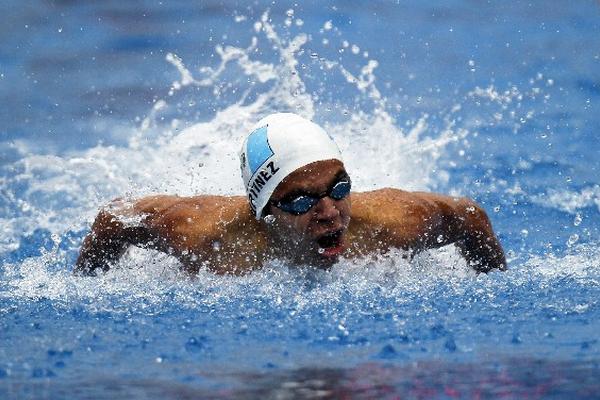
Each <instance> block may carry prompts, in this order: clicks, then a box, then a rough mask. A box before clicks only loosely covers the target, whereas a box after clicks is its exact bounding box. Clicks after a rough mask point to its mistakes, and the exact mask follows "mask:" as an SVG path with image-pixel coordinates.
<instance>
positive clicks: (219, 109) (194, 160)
mask: <svg viewBox="0 0 600 400" xmlns="http://www.w3.org/2000/svg"><path fill="white" fill-rule="evenodd" d="M1 10H2V22H3V23H2V24H0V98H1V99H2V103H1V104H2V106H1V107H0V122H1V123H0V398H36V399H37V398H49V399H54V398H57V399H59V398H121V397H128V398H148V397H159V396H160V397H166V398H215V397H219V398H229V399H238V398H260V399H263V398H284V399H285V398H390V399H391V398H397V397H401V398H488V397H491V396H494V397H508V398H590V397H593V396H597V393H598V390H599V389H600V384H599V383H598V379H597V378H598V376H600V366H599V363H600V343H599V335H598V331H599V329H600V323H599V322H598V321H599V320H600V318H599V317H600V305H599V304H598V298H599V295H600V261H599V260H600V250H598V244H599V243H600V231H599V227H600V224H599V220H600V219H599V218H600V178H598V172H599V164H600V161H599V150H600V145H599V144H598V141H597V139H596V135H597V132H599V131H600V3H598V2H597V1H581V2H576V3H573V2H570V3H565V2H561V1H553V2H547V1H546V2H542V1H538V2H524V1H523V2H521V1H515V2H471V1H466V0H461V1H459V0H455V1H443V2H442V1H431V2H422V1H407V2H404V1H399V2H387V1H386V2H383V1H381V2H378V1H374V2H368V3H367V2H358V1H345V2H306V3H305V2H302V3H299V4H298V5H297V6H294V7H292V6H289V5H287V4H284V3H283V2H261V1H257V2H253V3H252V4H251V5H248V4H246V3H245V2H237V1H214V2H202V4H193V3H192V2H185V1H179V2H177V1H176V2H158V1H139V2H116V1H106V2H94V3H87V2H67V1H31V2H20V1H14V0H5V1H4V2H3V3H2V6H1ZM275 110H288V111H289V110H291V111H296V112H300V113H302V114H304V115H306V116H310V117H312V118H313V119H314V120H316V121H318V122H320V123H322V124H324V125H325V126H326V127H327V129H328V131H329V132H330V133H331V134H332V136H334V138H335V139H336V141H337V142H338V143H339V144H340V147H341V148H342V150H343V152H344V154H345V157H346V164H347V167H348V170H349V172H350V174H351V175H352V177H353V180H354V182H356V186H357V188H358V190H369V189H372V188H377V187H383V186H393V187H400V188H405V189H409V190H435V191H440V192H444V193H452V194H457V195H465V196H470V197H473V198H474V199H476V200H477V201H478V202H480V203H481V204H482V205H483V206H484V208H485V209H486V210H487V212H488V213H489V215H490V218H491V220H492V223H493V225H494V227H495V229H496V231H497V233H498V236H499V238H500V240H501V242H502V244H503V246H504V248H505V250H506V253H507V257H508V260H509V270H508V271H507V272H504V273H500V272H492V273H490V274H488V275H481V276H476V275H475V274H474V273H473V272H472V271H470V270H469V269H468V268H467V266H466V265H465V263H464V261H463V260H462V259H461V257H460V256H459V255H458V254H457V252H456V250H455V249H454V248H453V247H448V248H444V249H440V250H436V251H431V252H427V253H423V254H421V255H419V256H418V257H416V258H415V259H414V260H413V261H411V262H407V261H406V260H404V259H403V258H402V257H401V254H399V253H393V254H390V255H388V256H386V257H380V258H377V259H365V260H354V261H341V262H340V263H339V264H338V265H336V266H335V267H334V268H333V269H332V270H331V271H327V272H324V271H313V270H310V269H307V268H292V267H289V266H287V265H285V264H284V263H281V262H273V263H272V264H270V265H268V266H266V268H265V269H264V270H263V271H259V272H257V273H254V274H251V275H249V276H245V277H222V276H214V275H212V274H210V273H206V272H201V273H200V274H199V276H198V277H197V278H194V279H191V278H189V277H187V276H185V275H183V274H181V273H179V272H178V269H177V266H178V264H177V261H175V260H173V259H171V258H170V257H168V256H166V255H162V254H158V253H154V252H150V251H146V250H142V249H132V250H131V251H130V252H129V253H128V254H127V255H126V257H124V259H123V260H122V261H121V262H120V265H119V266H118V268H114V269H113V270H111V271H110V272H109V273H107V274H105V275H103V276H100V277H97V278H79V277H73V276H72V275H71V270H72V268H73V262H74V260H75V258H76V257H77V254H78V248H79V246H80V244H81V240H82V238H83V237H84V235H85V234H86V233H87V232H88V230H89V225H90V223H91V221H92V220H93V218H94V215H95V213H96V212H97V211H98V209H99V207H101V206H102V205H103V204H105V203H106V202H107V201H109V200H110V199H112V198H114V197H116V196H122V195H125V196H130V197H138V196H143V195H146V194H150V193H165V192H168V193H178V194H180V195H190V194H195V193H200V194H203V193H220V194H240V193H242V191H243V188H242V182H241V179H240V178H239V176H238V165H237V160H236V157H237V150H238V145H239V143H240V140H241V137H242V135H243V134H244V133H245V132H246V131H247V129H248V128H249V127H250V126H251V125H252V124H253V122H254V121H256V120H257V119H258V118H259V117H261V116H263V115H265V114H266V113H269V112H272V111H275Z"/></svg>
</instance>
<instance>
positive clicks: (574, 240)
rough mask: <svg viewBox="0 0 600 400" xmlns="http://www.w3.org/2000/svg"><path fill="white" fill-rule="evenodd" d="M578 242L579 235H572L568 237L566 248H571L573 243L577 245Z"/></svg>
mask: <svg viewBox="0 0 600 400" xmlns="http://www.w3.org/2000/svg"><path fill="white" fill-rule="evenodd" d="M578 240H579V235H578V234H576V233H574V234H572V235H571V236H569V240H567V246H568V247H571V246H573V245H574V244H575V243H577V241H578Z"/></svg>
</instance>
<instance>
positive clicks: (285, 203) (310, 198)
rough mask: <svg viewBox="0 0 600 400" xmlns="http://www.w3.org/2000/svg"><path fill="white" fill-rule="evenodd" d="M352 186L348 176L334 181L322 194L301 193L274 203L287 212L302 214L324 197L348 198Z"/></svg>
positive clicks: (334, 198)
mask: <svg viewBox="0 0 600 400" xmlns="http://www.w3.org/2000/svg"><path fill="white" fill-rule="evenodd" d="M350 187H351V183H350V179H349V178H347V177H346V178H342V180H339V181H337V182H336V183H334V184H333V186H331V187H330V188H329V189H328V190H327V192H325V193H323V194H321V195H316V196H315V195H312V194H300V195H296V196H295V197H293V198H291V199H286V198H284V199H283V200H279V201H274V202H273V203H272V204H273V205H274V206H275V207H277V208H279V209H280V210H282V211H285V212H287V213H290V214H293V215H301V214H305V213H307V212H308V211H309V210H310V209H311V208H313V207H314V206H315V205H316V204H317V203H318V202H319V200H321V199H322V198H323V197H330V198H332V199H333V200H342V199H343V198H346V197H347V196H348V195H349V194H350Z"/></svg>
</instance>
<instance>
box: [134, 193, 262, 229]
mask: <svg viewBox="0 0 600 400" xmlns="http://www.w3.org/2000/svg"><path fill="white" fill-rule="evenodd" d="M134 208H135V211H136V212H137V213H139V214H143V215H145V216H146V221H147V222H149V223H154V224H160V225H162V226H165V227H166V226H170V227H171V228H174V227H175V226H178V225H182V224H183V225H191V226H194V227H196V228H200V227H203V226H204V227H208V226H216V225H223V224H225V223H227V222H234V221H237V220H240V219H247V218H248V217H249V216H250V215H251V214H250V211H249V207H248V205H247V201H246V199H245V198H244V197H242V196H192V197H180V196H165V195H158V196H149V197H144V198H141V199H139V200H137V201H135V203H134Z"/></svg>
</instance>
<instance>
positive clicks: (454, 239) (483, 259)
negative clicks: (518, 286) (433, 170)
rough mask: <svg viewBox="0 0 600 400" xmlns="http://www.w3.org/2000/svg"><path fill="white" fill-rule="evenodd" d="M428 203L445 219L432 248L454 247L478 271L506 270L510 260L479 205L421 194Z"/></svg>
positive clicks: (432, 238) (436, 232)
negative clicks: (456, 247)
mask: <svg viewBox="0 0 600 400" xmlns="http://www.w3.org/2000/svg"><path fill="white" fill-rule="evenodd" d="M416 195H417V196H419V197H421V198H423V199H424V200H425V201H428V202H433V203H434V204H435V206H436V208H437V209H438V212H439V213H440V216H441V221H442V223H441V224H439V225H438V226H437V229H435V231H434V232H432V235H430V236H429V239H430V240H429V241H428V243H426V245H427V246H428V247H439V246H440V245H445V244H450V243H454V244H456V246H458V248H459V249H460V251H461V253H462V254H463V256H464V257H465V259H466V260H467V262H468V263H469V265H471V266H472V267H473V268H474V269H475V270H476V271H479V272H488V271H490V270H492V269H499V270H505V269H506V259H505V256H504V251H503V250H502V246H501V245H500V243H499V241H498V239H497V238H496V235H495V234H494V231H493V229H492V225H491V223H490V220H489V218H488V216H487V214H486V213H485V211H484V210H483V209H482V208H481V206H479V205H478V204H477V203H476V202H474V201H473V200H471V199H467V198H457V197H449V196H442V195H438V194H431V193H417V194H416Z"/></svg>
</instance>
